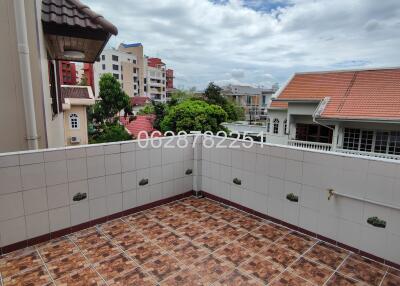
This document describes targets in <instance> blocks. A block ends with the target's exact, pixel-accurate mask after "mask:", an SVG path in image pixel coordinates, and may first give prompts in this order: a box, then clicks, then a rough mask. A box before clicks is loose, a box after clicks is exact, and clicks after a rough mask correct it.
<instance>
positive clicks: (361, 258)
mask: <svg viewBox="0 0 400 286" xmlns="http://www.w3.org/2000/svg"><path fill="white" fill-rule="evenodd" d="M350 258H351V259H353V260H356V261H359V262H362V263H364V264H368V265H370V266H372V267H374V268H377V269H379V270H382V271H386V270H388V267H387V266H386V265H384V264H382V263H379V262H377V261H373V260H371V259H368V258H366V257H364V256H361V255H358V254H355V253H352V254H351V255H350Z"/></svg>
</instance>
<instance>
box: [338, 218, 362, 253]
mask: <svg viewBox="0 0 400 286" xmlns="http://www.w3.org/2000/svg"><path fill="white" fill-rule="evenodd" d="M337 240H338V241H339V242H341V243H344V244H346V245H349V246H351V247H355V248H360V241H361V225H360V224H358V223H354V222H351V221H348V220H344V219H340V220H339V230H338V238H337Z"/></svg>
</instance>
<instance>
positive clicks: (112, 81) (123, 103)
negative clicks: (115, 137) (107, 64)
mask: <svg viewBox="0 0 400 286" xmlns="http://www.w3.org/2000/svg"><path fill="white" fill-rule="evenodd" d="M99 86H100V92H99V96H100V98H101V101H98V102H97V103H96V104H95V106H94V108H93V115H94V116H93V117H94V119H95V120H96V122H98V123H100V122H104V121H107V122H110V121H112V119H113V118H114V117H115V116H116V115H117V114H118V112H119V111H121V110H128V109H129V108H130V99H129V96H128V95H127V94H126V93H125V92H124V91H123V90H122V88H121V84H120V83H119V82H118V80H117V79H116V78H115V77H114V76H113V75H112V74H109V73H107V74H103V75H102V76H101V78H100V83H99Z"/></svg>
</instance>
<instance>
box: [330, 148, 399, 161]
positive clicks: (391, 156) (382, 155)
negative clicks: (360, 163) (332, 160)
mask: <svg viewBox="0 0 400 286" xmlns="http://www.w3.org/2000/svg"><path fill="white" fill-rule="evenodd" d="M335 151H336V152H340V153H345V154H352V155H361V156H368V157H378V158H385V159H392V160H400V155H394V154H386V153H374V152H365V151H358V150H347V149H339V148H338V149H336V150H335Z"/></svg>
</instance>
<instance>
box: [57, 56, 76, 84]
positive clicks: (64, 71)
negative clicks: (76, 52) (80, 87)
mask: <svg viewBox="0 0 400 286" xmlns="http://www.w3.org/2000/svg"><path fill="white" fill-rule="evenodd" d="M59 69H60V83H61V84H62V85H75V84H77V83H78V81H77V70H76V64H75V63H73V62H70V61H61V62H60V63H59Z"/></svg>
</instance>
